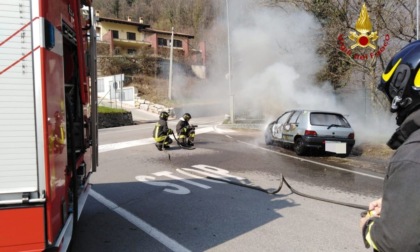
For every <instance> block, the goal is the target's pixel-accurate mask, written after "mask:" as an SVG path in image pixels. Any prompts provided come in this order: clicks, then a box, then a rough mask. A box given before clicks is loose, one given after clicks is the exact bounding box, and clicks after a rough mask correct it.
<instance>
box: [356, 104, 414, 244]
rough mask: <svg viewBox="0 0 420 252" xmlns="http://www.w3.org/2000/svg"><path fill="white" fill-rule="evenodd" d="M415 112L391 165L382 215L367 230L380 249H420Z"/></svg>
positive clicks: (404, 126) (373, 219)
mask: <svg viewBox="0 0 420 252" xmlns="http://www.w3.org/2000/svg"><path fill="white" fill-rule="evenodd" d="M413 114H414V115H412V116H411V117H409V118H407V119H406V121H405V122H404V123H403V124H402V125H401V128H402V134H401V136H399V137H398V138H399V139H400V140H401V139H403V141H402V142H403V143H402V145H401V146H400V147H399V148H398V149H397V151H396V152H395V154H394V155H393V157H392V158H391V160H390V163H389V166H388V170H387V174H386V176H385V180H384V186H383V197H382V209H381V216H380V217H378V218H372V219H371V220H369V221H368V222H370V224H371V225H372V226H371V227H370V229H369V228H366V229H365V230H366V231H365V232H364V235H365V234H366V233H369V230H370V236H371V239H372V241H373V244H372V245H374V247H376V248H377V249H378V251H379V252H389V251H395V252H402V251H404V252H415V251H420V111H416V112H415V113H413ZM407 120H411V121H408V122H407ZM368 225H369V224H368ZM364 237H365V236H364Z"/></svg>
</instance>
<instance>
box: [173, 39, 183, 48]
mask: <svg viewBox="0 0 420 252" xmlns="http://www.w3.org/2000/svg"><path fill="white" fill-rule="evenodd" d="M174 47H182V41H181V40H177V39H174Z"/></svg>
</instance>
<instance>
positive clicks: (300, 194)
mask: <svg viewBox="0 0 420 252" xmlns="http://www.w3.org/2000/svg"><path fill="white" fill-rule="evenodd" d="M207 178H208V179H213V180H218V181H221V182H226V183H228V184H232V185H237V186H242V187H246V188H250V189H254V190H258V191H262V192H265V193H268V194H276V193H278V192H280V190H281V188H282V187H283V183H284V184H285V185H286V186H287V187H288V188H289V189H290V191H292V193H294V194H296V195H299V196H302V197H305V198H309V199H314V200H318V201H324V202H327V203H332V204H336V205H341V206H347V207H352V208H357V209H362V210H365V211H368V207H367V206H365V205H358V204H352V203H347V202H341V201H336V200H331V199H326V198H322V197H318V196H313V195H309V194H305V193H301V192H299V191H297V190H295V189H294V188H293V187H292V186H291V185H290V184H289V183H288V182H287V180H286V178H285V177H284V176H283V175H281V181H280V185H279V187H278V188H277V189H276V190H274V191H269V190H266V189H263V188H261V187H257V186H251V185H246V184H242V183H238V182H234V181H230V180H226V179H219V178H214V177H211V176H207Z"/></svg>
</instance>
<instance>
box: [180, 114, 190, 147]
mask: <svg viewBox="0 0 420 252" xmlns="http://www.w3.org/2000/svg"><path fill="white" fill-rule="evenodd" d="M190 119H191V115H190V113H185V114H184V115H183V116H182V117H181V118H179V121H178V124H177V125H176V133H177V134H178V139H179V144H181V145H182V146H184V147H185V146H194V137H195V130H194V127H193V126H192V125H190V123H189V121H190Z"/></svg>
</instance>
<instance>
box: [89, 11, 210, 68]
mask: <svg viewBox="0 0 420 252" xmlns="http://www.w3.org/2000/svg"><path fill="white" fill-rule="evenodd" d="M96 33H97V41H98V43H106V44H108V45H109V50H110V51H109V53H110V54H111V55H120V54H136V53H137V52H139V51H140V50H141V48H142V47H150V48H151V49H152V51H153V54H154V55H155V56H156V57H161V58H165V59H169V56H170V41H171V35H172V31H161V30H156V29H152V28H151V27H150V25H148V24H144V22H143V19H142V18H141V17H140V18H139V19H138V20H133V19H132V18H131V17H127V19H126V20H121V19H114V18H107V17H101V16H100V13H99V11H96ZM173 35H174V42H173V57H174V59H175V60H180V61H183V62H187V63H189V64H190V65H191V66H192V65H201V66H204V65H205V46H204V43H199V47H200V48H199V49H198V50H195V49H192V48H191V40H192V39H194V36H193V35H190V34H185V33H179V32H174V33H173Z"/></svg>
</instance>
